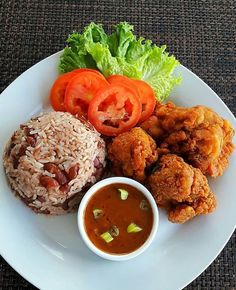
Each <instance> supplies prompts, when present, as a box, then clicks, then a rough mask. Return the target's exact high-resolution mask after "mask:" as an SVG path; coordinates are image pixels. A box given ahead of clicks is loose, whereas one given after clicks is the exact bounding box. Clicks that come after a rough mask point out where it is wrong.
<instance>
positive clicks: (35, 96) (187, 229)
mask: <svg viewBox="0 0 236 290" xmlns="http://www.w3.org/2000/svg"><path fill="white" fill-rule="evenodd" d="M59 55H60V53H57V54H54V55H52V56H50V57H48V58H46V59H45V60H43V61H41V62H39V63H38V64H36V65H34V66H33V67H32V68H30V69H29V70H27V71H26V72H25V73H23V74H22V75H21V76H20V77H19V78H17V79H16V80H15V81H14V82H13V83H12V84H11V85H10V86H9V87H8V88H7V89H6V90H5V91H4V92H3V93H2V95H1V97H0V132H1V133H0V134H1V135H0V155H1V156H2V153H3V147H4V145H5V143H6V141H7V140H8V138H9V137H10V136H11V134H12V132H13V131H14V130H15V129H16V128H17V127H18V126H19V124H20V123H22V122H25V121H26V120H28V119H29V118H30V117H31V116H32V115H34V114H36V113H38V112H39V111H41V110H43V109H46V108H47V107H48V105H49V101H48V93H49V89H50V87H51V85H52V83H53V81H54V80H55V78H56V77H57V65H58V61H59ZM179 71H180V72H181V73H182V75H183V82H182V84H181V86H179V87H178V88H176V90H175V91H174V92H173V94H172V99H173V100H174V102H175V103H176V104H178V105H183V106H193V105H197V104H203V105H206V106H209V107H211V108H213V109H214V110H215V111H216V112H217V113H219V114H220V115H221V116H223V117H224V118H227V119H228V120H229V121H230V122H231V123H232V125H233V126H234V127H236V120H235V118H234V116H233V115H232V114H231V112H230V111H229V109H228V108H227V107H226V106H225V104H224V103H223V102H222V101H221V100H220V98H219V97H218V96H217V95H216V94H215V93H214V92H213V91H212V90H211V89H210V88H209V87H208V86H207V85H206V84H205V83H204V82H203V81H201V80H200V79H199V78H198V77H197V76H195V75H194V74H193V73H192V72H190V71H189V70H187V69H186V68H185V67H183V66H181V67H180V68H179ZM177 96H181V97H177ZM234 142H235V140H234ZM210 184H211V188H212V189H213V191H214V192H215V193H216V194H217V197H218V202H219V205H218V208H217V210H216V211H215V212H214V213H213V214H211V215H209V216H200V217H197V218H195V219H194V220H193V221H190V222H188V223H186V224H184V225H175V224H171V223H170V222H168V221H167V218H166V216H165V214H164V213H163V212H161V216H160V228H159V231H158V234H157V236H156V239H155V240H154V242H153V243H152V245H151V246H150V248H149V249H148V250H147V251H146V252H145V253H144V254H142V255H140V256H139V257H137V258H135V259H133V260H130V261H126V262H111V261H107V260H103V259H102V258H99V257H98V256H96V255H95V254H93V253H92V252H90V250H89V249H88V248H87V247H86V246H85V245H84V244H83V242H82V240H81V237H80V235H79V232H78V230H77V226H76V215H75V214H70V215H66V216H60V217H46V216H41V215H36V214H34V213H33V212H32V211H31V210H30V209H28V208H27V207H26V206H25V205H24V204H23V203H22V202H21V201H20V200H18V199H17V198H15V197H14V195H13V194H12V193H11V190H10V188H9V187H8V185H7V181H6V178H5V175H4V171H3V166H1V167H0V229H1V235H0V253H1V255H2V256H3V257H4V258H5V259H6V261H7V262H8V263H9V264H10V265H11V266H12V267H13V268H14V269H15V270H16V271H17V272H18V273H20V274H21V275H22V276H23V277H25V278H26V279H27V280H28V281H30V282H31V283H32V284H34V285H35V286H37V287H38V288H40V289H50V290H51V289H53V290H55V289H56V290H62V289H63V290H65V289H70V290H74V289H76V290H78V289H81V290H94V289H98V290H111V289H113V290H116V289H117V290H120V289H124V290H125V289H135V290H143V289H145V290H154V289H155V290H163V289H165V290H176V289H181V288H183V287H184V286H185V285H187V284H188V283H190V282H191V281H192V280H193V279H195V278H196V277H197V276H198V275H199V274H200V273H201V272H202V271H203V270H204V269H205V268H206V267H207V266H208V265H209V264H210V263H211V262H212V261H213V260H214V259H215V258H216V256H217V255H218V254H219V252H220V251H221V250H222V249H223V247H224V246H225V244H226V242H227V241H228V239H229V238H230V235H231V234H232V232H233V230H234V228H235V223H236V210H235V204H236V194H235V189H236V154H235V153H234V154H233V155H232V156H231V158H230V165H229V167H228V169H227V170H226V171H225V173H224V175H223V176H222V177H219V178H217V179H216V180H210Z"/></svg>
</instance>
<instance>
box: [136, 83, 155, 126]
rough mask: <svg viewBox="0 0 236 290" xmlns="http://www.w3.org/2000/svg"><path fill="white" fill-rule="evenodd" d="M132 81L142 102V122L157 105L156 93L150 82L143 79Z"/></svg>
mask: <svg viewBox="0 0 236 290" xmlns="http://www.w3.org/2000/svg"><path fill="white" fill-rule="evenodd" d="M132 81H133V82H134V85H135V87H136V89H137V90H138V95H139V99H140V102H141V104H142V114H141V117H140V120H139V122H142V121H144V120H146V119H147V118H149V117H150V116H151V115H152V113H153V111H154V109H155V105H156V99H155V94H154V91H153V89H152V87H151V86H150V85H149V84H148V83H146V82H144V81H142V80H132Z"/></svg>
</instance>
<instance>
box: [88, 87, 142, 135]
mask: <svg viewBox="0 0 236 290" xmlns="http://www.w3.org/2000/svg"><path fill="white" fill-rule="evenodd" d="M141 110H142V106H141V103H140V101H139V99H138V97H137V95H136V94H135V93H134V91H133V90H132V89H129V88H128V87H127V86H124V85H120V84H119V85H118V84H114V85H113V84H112V85H110V86H107V87H105V88H103V89H100V90H99V91H98V92H97V93H96V95H95V97H94V98H93V99H92V101H91V102H90V104H89V109H88V118H89V121H90V122H91V124H92V125H93V126H94V127H95V128H96V129H97V131H98V132H100V133H102V134H103V135H106V136H116V135H118V134H120V133H122V132H125V131H128V130H129V129H131V128H132V127H134V126H135V125H136V124H137V123H138V121H139V119H140V116H141Z"/></svg>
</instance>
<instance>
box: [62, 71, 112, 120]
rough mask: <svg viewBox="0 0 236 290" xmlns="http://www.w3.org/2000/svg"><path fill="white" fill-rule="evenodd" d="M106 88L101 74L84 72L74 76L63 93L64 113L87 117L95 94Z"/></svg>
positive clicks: (106, 84) (106, 83)
mask: <svg viewBox="0 0 236 290" xmlns="http://www.w3.org/2000/svg"><path fill="white" fill-rule="evenodd" d="M106 86H108V82H107V80H106V79H105V78H104V76H103V75H102V74H101V76H100V75H98V74H96V73H94V72H90V71H84V72H81V73H79V74H77V75H75V76H74V77H73V78H72V79H71V81H70V82H69V84H68V86H67V88H66V93H65V100H64V102H65V107H66V111H67V112H70V113H71V114H73V115H75V114H78V115H87V112H88V106H89V103H90V101H91V100H92V99H93V97H94V96H95V94H96V92H97V91H98V90H99V89H101V88H104V87H106Z"/></svg>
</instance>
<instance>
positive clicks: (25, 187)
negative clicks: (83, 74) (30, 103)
mask: <svg viewBox="0 0 236 290" xmlns="http://www.w3.org/2000/svg"><path fill="white" fill-rule="evenodd" d="M3 161H4V167H5V171H6V175H7V177H8V180H9V183H10V185H11V187H12V189H13V191H14V192H15V193H16V195H17V196H19V197H20V198H21V199H22V200H23V202H24V203H25V204H26V205H28V206H29V207H30V208H31V209H33V210H34V211H35V212H38V213H44V214H51V215H59V214H64V213H68V212H71V211H73V210H75V209H76V208H77V207H78V204H79V202H80V200H81V198H82V196H83V194H84V193H85V190H86V189H87V188H88V187H89V186H91V184H93V183H95V182H96V181H97V180H98V179H99V178H100V177H101V174H102V171H103V168H104V167H105V143H104V141H103V140H102V139H101V137H100V135H99V133H98V132H97V131H96V130H95V129H94V128H93V126H92V125H91V124H88V123H87V122H86V121H81V120H78V119H76V118H75V117H74V116H72V115H71V114H69V113H62V112H50V113H44V114H41V115H40V116H39V117H37V118H33V119H31V120H30V121H29V122H27V123H25V124H23V125H21V126H20V128H19V129H18V130H17V131H16V132H15V133H14V134H13V136H12V137H11V139H10V140H9V142H8V144H7V146H6V149H5V152H4V157H3Z"/></svg>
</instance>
